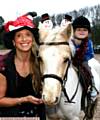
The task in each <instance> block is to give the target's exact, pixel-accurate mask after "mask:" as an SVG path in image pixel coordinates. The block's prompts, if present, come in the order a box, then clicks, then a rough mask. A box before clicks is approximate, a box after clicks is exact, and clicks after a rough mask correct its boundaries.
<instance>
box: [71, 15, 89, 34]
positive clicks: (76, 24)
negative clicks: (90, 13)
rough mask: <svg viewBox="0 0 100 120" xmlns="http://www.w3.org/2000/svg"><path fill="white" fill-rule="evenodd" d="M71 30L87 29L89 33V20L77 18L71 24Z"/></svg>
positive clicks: (82, 17)
mask: <svg viewBox="0 0 100 120" xmlns="http://www.w3.org/2000/svg"><path fill="white" fill-rule="evenodd" d="M72 26H73V29H74V30H75V29H76V28H87V29H88V31H89V32H90V31H91V27H90V22H89V20H88V19H87V18H86V17H84V16H80V17H77V18H76V19H75V20H74V21H73V23H72Z"/></svg>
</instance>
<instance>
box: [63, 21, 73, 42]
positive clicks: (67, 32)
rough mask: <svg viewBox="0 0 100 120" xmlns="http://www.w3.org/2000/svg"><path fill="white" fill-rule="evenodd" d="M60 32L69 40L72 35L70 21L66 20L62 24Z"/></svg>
mask: <svg viewBox="0 0 100 120" xmlns="http://www.w3.org/2000/svg"><path fill="white" fill-rule="evenodd" d="M61 33H62V34H63V35H64V37H65V38H66V40H69V39H70V38H71V37H72V35H73V27H72V24H71V22H67V23H66V24H65V25H64V26H62V28H61Z"/></svg>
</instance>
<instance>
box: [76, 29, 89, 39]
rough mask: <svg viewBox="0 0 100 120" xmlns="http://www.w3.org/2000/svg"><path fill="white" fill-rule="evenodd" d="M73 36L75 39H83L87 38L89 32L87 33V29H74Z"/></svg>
mask: <svg viewBox="0 0 100 120" xmlns="http://www.w3.org/2000/svg"><path fill="white" fill-rule="evenodd" d="M74 35H75V36H76V37H77V38H80V39H84V38H86V37H88V35H89V32H88V29H87V28H76V30H75V32H74Z"/></svg>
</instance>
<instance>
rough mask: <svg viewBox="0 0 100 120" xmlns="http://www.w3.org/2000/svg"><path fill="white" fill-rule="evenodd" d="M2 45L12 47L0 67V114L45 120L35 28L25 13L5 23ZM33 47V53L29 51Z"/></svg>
mask: <svg viewBox="0 0 100 120" xmlns="http://www.w3.org/2000/svg"><path fill="white" fill-rule="evenodd" d="M4 28H5V31H6V33H5V35H4V42H5V46H6V47H7V48H9V49H12V50H11V52H10V53H8V54H7V55H6V58H5V61H4V66H3V69H2V70H0V71H1V72H0V116H1V117H24V116H26V117H28V116H30V117H35V116H37V117H40V120H45V107H44V104H43V101H42V100H41V94H40V92H41V79H40V71H39V66H38V62H37V57H36V52H37V47H36V45H37V44H36V42H38V29H37V28H36V27H35V24H34V23H33V22H32V20H31V19H29V18H28V17H27V16H21V17H18V18H17V19H16V20H15V21H9V22H8V23H6V24H5V26H4ZM32 47H33V50H34V51H33V52H32Z"/></svg>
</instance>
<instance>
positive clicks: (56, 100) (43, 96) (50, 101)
mask: <svg viewBox="0 0 100 120" xmlns="http://www.w3.org/2000/svg"><path fill="white" fill-rule="evenodd" d="M42 99H43V100H44V101H45V103H49V104H57V103H58V100H59V99H58V97H56V98H55V99H54V100H53V98H51V99H48V100H47V99H46V96H45V95H42Z"/></svg>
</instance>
